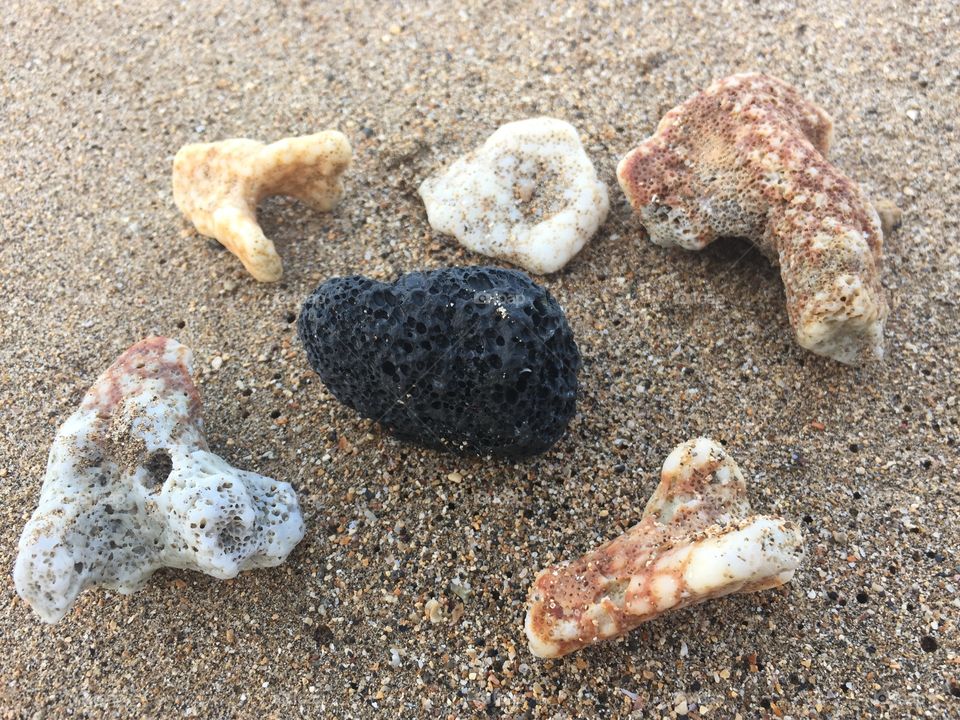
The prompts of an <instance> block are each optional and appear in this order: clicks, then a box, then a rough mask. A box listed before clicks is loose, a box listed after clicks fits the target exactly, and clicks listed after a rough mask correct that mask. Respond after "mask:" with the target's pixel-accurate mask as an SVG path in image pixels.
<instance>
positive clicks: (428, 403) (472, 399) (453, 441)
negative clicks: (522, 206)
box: [298, 267, 580, 457]
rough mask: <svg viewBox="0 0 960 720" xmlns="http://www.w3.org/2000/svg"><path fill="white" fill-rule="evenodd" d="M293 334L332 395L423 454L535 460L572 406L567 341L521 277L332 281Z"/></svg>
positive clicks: (457, 271) (553, 312)
mask: <svg viewBox="0 0 960 720" xmlns="http://www.w3.org/2000/svg"><path fill="white" fill-rule="evenodd" d="M298 332H299V336H300V340H301V341H302V343H303V345H304V347H305V349H306V352H307V358H308V359H309V361H310V364H311V365H312V366H313V369H314V370H316V371H317V373H318V374H319V375H320V378H321V379H322V380H323V382H324V383H325V384H326V385H327V387H328V388H329V389H330V392H332V393H333V395H334V396H335V397H336V398H337V399H339V400H340V401H341V402H343V403H344V404H346V405H348V406H350V407H352V408H354V409H355V410H357V412H359V413H360V414H361V415H363V416H364V417H368V418H372V419H374V420H376V421H378V422H380V423H381V424H382V425H384V426H385V427H387V428H390V429H391V430H393V432H394V433H395V434H396V435H397V436H398V437H400V438H403V439H406V440H412V441H415V442H418V443H421V444H424V445H427V446H430V447H438V448H449V449H455V450H460V451H465V452H474V453H478V454H487V453H490V454H494V455H502V456H511V457H522V456H527V455H534V454H536V453H541V452H543V451H545V450H547V449H548V448H549V447H550V446H552V445H553V444H554V443H555V442H556V441H557V440H558V439H559V438H560V437H561V436H562V435H563V433H564V431H565V429H566V427H567V423H568V422H569V421H570V418H571V417H572V416H573V414H574V410H575V407H576V396H577V371H578V370H579V367H580V354H579V352H578V350H577V346H576V343H575V342H574V339H573V334H572V333H571V331H570V328H569V327H568V325H567V321H566V318H565V317H564V314H563V310H562V309H561V308H560V306H559V305H558V304H557V302H556V301H555V300H554V299H553V298H552V297H551V296H550V294H549V293H548V292H547V291H546V290H544V289H543V288H541V287H539V286H538V285H536V284H535V283H533V282H532V281H531V280H530V278H528V277H527V276H526V275H524V274H523V273H521V272H517V271H513V270H502V269H498V268H485V267H469V268H451V269H444V270H437V271H433V272H427V273H422V272H414V273H409V274H407V275H403V276H402V277H400V278H399V279H398V280H397V281H396V282H394V283H389V284H387V283H382V282H377V281H376V280H371V279H369V278H365V277H360V276H353V277H346V278H334V279H332V280H329V281H327V282H325V283H323V284H322V285H321V286H320V287H318V288H317V289H316V290H315V291H314V293H313V294H312V295H311V296H310V297H309V298H307V300H306V302H305V303H304V305H303V309H302V311H301V313H300V319H299V324H298Z"/></svg>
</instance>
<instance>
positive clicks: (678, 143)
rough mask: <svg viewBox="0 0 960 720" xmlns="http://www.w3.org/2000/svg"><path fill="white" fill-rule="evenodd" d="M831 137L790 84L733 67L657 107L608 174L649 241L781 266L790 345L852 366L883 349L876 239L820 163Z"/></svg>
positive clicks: (866, 214)
mask: <svg viewBox="0 0 960 720" xmlns="http://www.w3.org/2000/svg"><path fill="white" fill-rule="evenodd" d="M832 135H833V122H832V121H831V119H830V116H829V115H827V113H826V112H825V111H824V110H823V109H822V108H820V107H819V106H817V105H816V104H814V103H812V102H810V101H808V100H805V99H804V98H803V97H802V96H801V95H800V93H798V92H797V91H796V90H795V89H794V88H792V87H791V86H790V85H787V84H786V83H785V82H783V81H781V80H778V79H776V78H773V77H769V76H766V75H760V74H756V73H749V74H743V75H733V76H730V77H727V78H723V79H721V80H717V81H716V82H714V83H713V84H711V85H710V87H708V88H707V89H706V90H704V91H703V92H701V93H698V94H696V95H694V96H693V97H691V98H690V99H688V100H686V101H685V102H683V103H682V104H680V105H678V106H677V107H675V108H673V109H672V110H671V111H670V112H668V113H667V114H666V115H664V116H663V119H662V120H660V124H659V125H657V131H656V133H654V134H653V135H652V136H651V137H649V138H647V139H646V140H644V141H643V142H642V143H641V144H640V145H639V146H637V147H636V148H634V149H633V150H631V151H630V152H629V153H628V154H627V155H626V156H625V157H624V158H623V160H621V161H620V164H619V166H618V168H617V178H618V180H619V182H620V185H621V187H622V188H623V191H624V192H625V193H626V195H627V198H628V199H629V200H630V204H631V205H632V206H633V207H634V209H635V210H636V211H637V212H638V213H639V214H640V218H641V220H642V222H643V224H644V227H646V229H647V233H648V234H649V235H650V239H651V240H652V241H653V242H655V243H657V244H659V245H664V246H678V247H682V248H686V249H688V250H699V249H701V248H703V247H705V246H706V245H708V244H709V243H711V242H713V241H714V240H715V239H716V238H717V237H720V236H731V235H733V236H738V237H744V238H747V239H749V240H751V241H752V242H754V243H755V244H756V245H757V247H758V248H759V249H760V250H761V251H762V252H763V253H764V254H765V255H766V256H767V257H768V258H769V259H770V260H771V261H772V262H774V263H776V264H778V265H779V266H780V276H781V278H782V279H783V285H784V289H785V291H786V296H787V313H788V315H789V317H790V324H791V325H792V326H793V330H794V333H795V334H796V338H797V342H798V343H799V344H800V345H801V346H802V347H805V348H807V349H808V350H812V351H813V352H815V353H818V354H820V355H826V356H827V357H831V358H833V359H835V360H839V361H840V362H844V363H849V364H857V363H861V362H864V361H866V360H870V359H876V358H880V357H882V356H883V327H884V323H885V321H886V318H887V312H888V308H887V302H886V299H885V297H884V292H883V286H882V285H881V283H880V274H881V264H882V244H883V236H882V233H881V229H880V220H879V218H878V217H877V213H876V211H875V210H874V208H873V206H872V205H871V204H870V202H869V201H868V200H867V198H866V196H865V195H864V194H863V191H862V190H861V189H860V187H859V186H858V185H857V184H856V183H854V182H853V181H852V180H850V178H848V177H847V176H846V175H844V174H843V173H842V172H840V170H838V169H837V168H836V167H834V166H833V165H831V164H830V163H829V162H828V161H827V160H826V157H825V156H826V153H827V150H828V148H829V147H830V140H831V137H832Z"/></svg>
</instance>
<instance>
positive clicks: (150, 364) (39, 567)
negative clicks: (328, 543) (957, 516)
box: [13, 337, 304, 623]
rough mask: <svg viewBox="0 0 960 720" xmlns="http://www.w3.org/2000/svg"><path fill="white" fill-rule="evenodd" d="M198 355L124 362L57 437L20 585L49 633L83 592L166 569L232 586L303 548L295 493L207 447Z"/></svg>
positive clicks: (140, 350) (132, 585) (177, 353)
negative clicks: (193, 370) (229, 581)
mask: <svg viewBox="0 0 960 720" xmlns="http://www.w3.org/2000/svg"><path fill="white" fill-rule="evenodd" d="M191 360H192V356H191V352H190V350H189V349H188V348H186V347H184V346H183V345H181V344H180V343H178V342H176V341H175V340H169V339H167V338H161V337H152V338H148V339H146V340H143V341H141V342H139V343H137V344H136V345H134V346H133V347H131V348H130V349H128V350H127V351H126V352H125V353H124V354H123V355H121V356H120V357H119V358H118V359H117V361H116V362H114V363H113V365H111V366H110V367H109V368H108V369H107V370H106V372H104V373H103V375H101V376H100V378H99V379H98V380H97V382H96V383H95V384H94V385H93V387H91V388H90V390H88V391H87V394H86V396H85V397H84V398H83V401H82V403H81V405H80V408H79V409H78V410H77V411H76V412H74V413H73V415H71V416H70V417H69V418H68V419H67V421H66V422H65V423H64V424H63V426H62V427H61V428H60V430H59V431H58V432H57V436H56V439H55V440H54V442H53V447H52V448H51V449H50V457H49V461H48V463H47V473H46V477H45V478H44V482H43V489H42V490H41V492H40V503H39V505H38V507H37V509H36V511H34V513H33V516H32V517H31V518H30V521H29V522H28V523H27V525H26V527H25V528H24V530H23V534H22V535H21V537H20V546H19V554H18V555H17V561H16V566H15V568H14V574H13V575H14V583H15V585H16V588H17V592H18V593H19V595H20V597H22V598H23V599H24V600H26V602H27V603H29V604H30V606H31V607H33V609H34V610H35V611H36V612H37V613H38V614H39V615H40V617H42V618H43V619H44V620H46V621H47V622H50V623H53V622H57V621H58V620H59V619H60V618H62V617H63V616H64V614H66V612H67V611H68V610H69V609H70V607H71V605H73V602H74V600H76V597H77V595H78V594H79V593H80V592H81V591H82V590H83V589H84V588H86V587H89V586H92V585H100V586H103V587H107V588H110V589H112V590H116V591H118V592H121V593H132V592H134V591H136V590H138V589H139V588H141V587H142V586H143V585H144V583H146V581H147V579H148V578H149V577H150V575H152V574H153V572H154V571H155V570H157V569H158V568H161V567H175V568H185V569H190V570H200V571H201V572H205V573H207V574H209V575H213V576H214V577H218V578H231V577H234V576H236V575H237V573H239V572H240V571H241V570H248V569H251V568H257V567H268V566H272V565H278V564H280V563H281V562H283V560H284V559H285V558H286V557H287V555H288V554H289V552H290V551H291V550H292V549H293V547H294V546H295V545H296V544H297V543H298V542H300V540H301V538H302V537H303V532H304V526H303V518H302V517H301V515H300V507H299V505H298V503H297V496H296V494H295V493H294V490H293V488H292V487H291V486H290V485H289V484H288V483H285V482H278V481H276V480H272V479H271V478H267V477H263V476H261V475H257V474H256V473H252V472H246V471H243V470H238V469H236V468H234V467H232V466H230V465H229V464H228V463H227V462H226V461H224V460H223V459H222V458H220V457H218V456H217V455H214V454H213V453H212V452H210V451H209V449H208V448H207V442H206V440H205V439H204V436H203V421H202V418H201V406H200V396H199V395H198V393H197V389H196V387H195V386H194V384H193V382H192V381H191V379H190V367H191Z"/></svg>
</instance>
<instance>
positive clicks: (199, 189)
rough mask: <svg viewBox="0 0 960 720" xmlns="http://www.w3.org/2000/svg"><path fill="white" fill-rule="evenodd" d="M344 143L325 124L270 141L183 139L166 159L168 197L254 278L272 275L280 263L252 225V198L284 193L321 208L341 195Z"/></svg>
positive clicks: (346, 164) (345, 162)
mask: <svg viewBox="0 0 960 720" xmlns="http://www.w3.org/2000/svg"><path fill="white" fill-rule="evenodd" d="M351 152H352V151H351V149H350V143H349V142H348V141H347V138H346V136H344V135H343V133H340V132H337V131H336V130H328V131H325V132H320V133H316V134H314V135H303V136H300V137H292V138H284V139H283V140H279V141H277V142H275V143H271V144H270V145H264V144H263V143H261V142H257V141H256V140H247V139H244V138H235V139H232V140H221V141H220V142H214V143H204V144H197V145H185V146H184V147H182V148H181V149H180V152H178V153H177V156H176V157H175V158H174V160H173V199H174V201H175V202H176V204H177V207H178V208H180V211H181V212H182V213H183V214H184V215H186V216H187V218H188V219H189V220H190V222H192V223H193V225H194V227H196V228H197V231H198V232H200V233H201V234H203V235H208V236H210V237H214V238H216V239H217V240H219V241H220V242H221V243H223V245H224V246H225V247H226V248H227V249H228V250H230V252H232V253H233V254H234V255H236V256H237V257H238V258H240V261H241V262H242V263H243V266H244V267H245V268H246V269H247V270H248V271H249V272H250V274H251V275H253V276H254V277H255V278H256V279H257V280H260V281H262V282H273V281H275V280H279V279H280V277H281V275H283V264H282V263H281V262H280V256H279V255H277V251H276V248H274V246H273V242H272V241H271V240H270V239H269V238H267V237H266V236H265V235H264V234H263V231H262V230H261V229H260V226H259V225H258V224H257V205H258V203H259V202H260V201H261V200H263V199H264V198H266V197H270V196H272V195H289V196H291V197H295V198H297V199H298V200H300V201H302V202H304V203H306V204H307V205H309V206H311V207H313V208H316V209H317V210H321V211H323V212H326V211H329V210H332V209H333V207H334V206H335V205H336V204H337V202H338V201H339V200H340V198H341V196H342V195H343V183H342V182H341V180H340V176H341V175H342V174H343V173H344V171H345V170H346V169H347V168H348V167H349V165H350V158H351Z"/></svg>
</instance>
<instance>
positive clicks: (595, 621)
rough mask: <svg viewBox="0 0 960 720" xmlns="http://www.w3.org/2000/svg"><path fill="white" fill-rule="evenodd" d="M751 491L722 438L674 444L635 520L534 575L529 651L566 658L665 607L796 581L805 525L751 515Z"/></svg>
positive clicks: (529, 624)
mask: <svg viewBox="0 0 960 720" xmlns="http://www.w3.org/2000/svg"><path fill="white" fill-rule="evenodd" d="M746 490H747V486H746V481H745V480H744V478H743V475H742V474H741V472H740V468H738V467H737V465H736V463H735V462H734V461H733V460H732V459H731V458H730V457H729V455H727V453H726V452H725V451H724V449H723V448H722V447H721V446H720V445H718V444H717V443H715V442H713V441H712V440H709V439H707V438H698V439H696V440H690V441H688V442H685V443H683V444H682V445H679V446H677V447H676V448H675V449H674V450H673V452H672V453H670V455H669V456H668V457H667V459H666V461H665V462H664V463H663V471H662V473H661V479H660V484H659V486H658V487H657V489H656V491H655V492H654V493H653V495H652V496H651V498H650V500H649V502H648V503H647V507H646V509H645V510H644V513H643V518H642V519H641V520H640V522H639V523H638V524H637V525H634V526H633V527H632V528H630V529H629V530H627V531H626V532H625V533H624V534H623V535H621V536H620V537H618V538H616V539H614V540H612V541H610V542H608V543H606V544H604V545H601V546H600V547H599V548H597V549H595V550H593V551H591V552H589V553H587V555H585V556H584V557H582V558H580V559H579V560H576V561H574V562H571V563H564V564H561V565H557V566H554V567H549V568H547V569H546V570H543V571H542V572H541V573H540V574H539V575H538V576H537V578H536V579H535V580H534V583H533V587H532V588H531V589H530V596H529V600H528V606H527V616H526V623H525V629H526V634H527V639H528V640H529V643H530V650H531V652H532V653H533V654H534V655H536V656H538V657H543V658H553V657H560V656H561V655H566V654H567V653H570V652H573V651H574V650H578V649H580V648H582V647H585V646H587V645H592V644H593V643H596V642H599V641H601V640H607V639H610V638H614V637H618V636H620V635H623V634H625V633H627V632H629V631H630V630H632V629H633V628H635V627H636V626H638V625H639V624H641V623H643V622H646V621H647V620H651V619H653V618H655V617H657V616H658V615H660V614H662V613H664V612H666V611H668V610H673V609H677V608H682V607H686V606H688V605H693V604H695V603H698V602H703V601H704V600H709V599H711V598H716V597H720V596H722V595H728V594H730V593H736V592H753V591H756V590H764V589H766V588H771V587H777V586H779V585H783V584H784V583H786V582H789V581H790V580H791V579H792V578H793V574H794V572H795V571H796V569H797V566H798V565H799V564H800V561H801V559H802V558H803V536H802V534H801V532H800V529H799V527H797V526H796V525H794V524H793V523H791V522H788V521H786V520H782V519H780V518H773V517H768V516H764V515H753V514H752V513H751V511H750V504H749V502H748V500H747V496H746Z"/></svg>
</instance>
